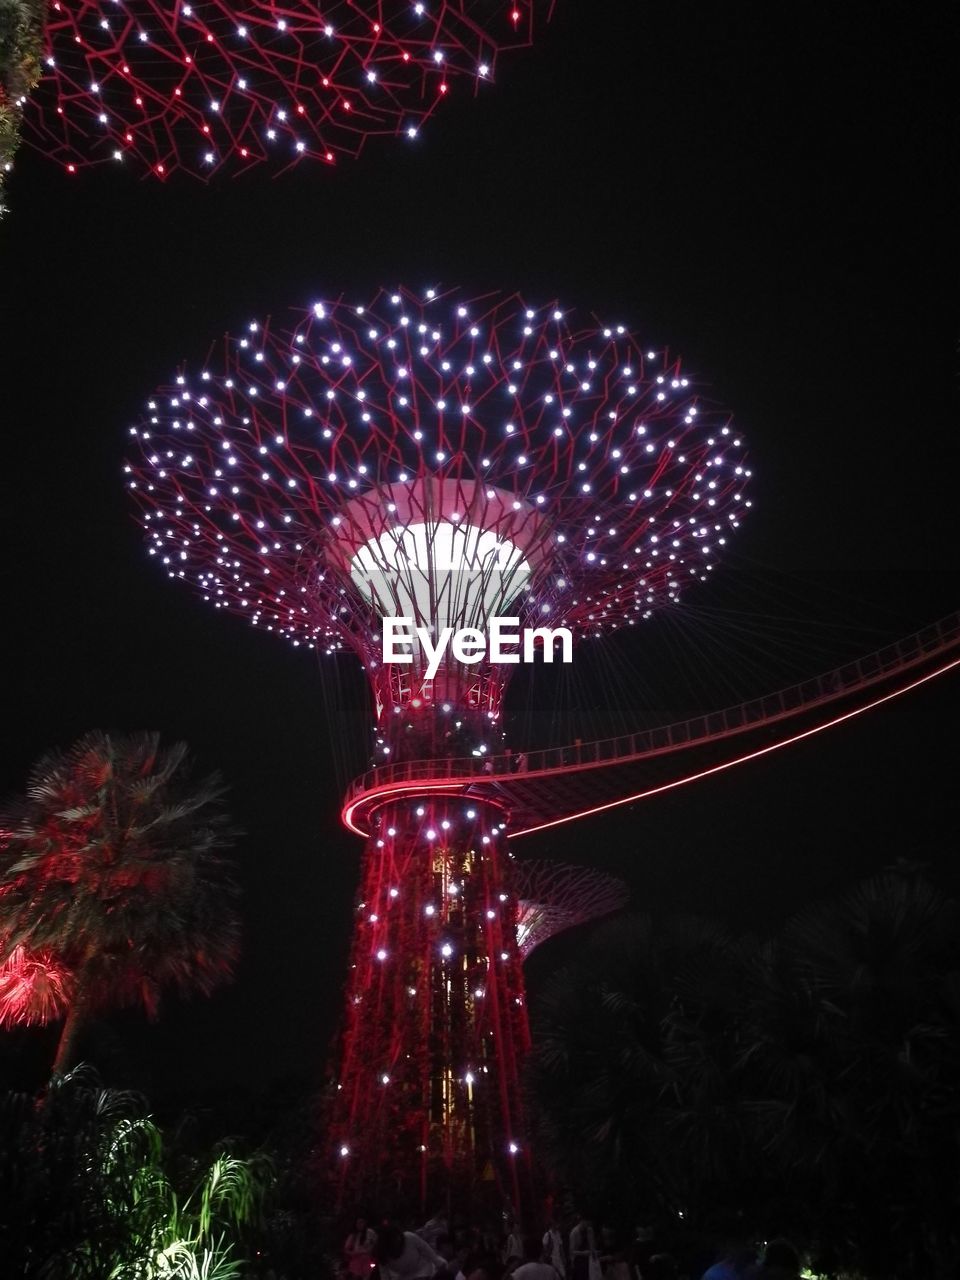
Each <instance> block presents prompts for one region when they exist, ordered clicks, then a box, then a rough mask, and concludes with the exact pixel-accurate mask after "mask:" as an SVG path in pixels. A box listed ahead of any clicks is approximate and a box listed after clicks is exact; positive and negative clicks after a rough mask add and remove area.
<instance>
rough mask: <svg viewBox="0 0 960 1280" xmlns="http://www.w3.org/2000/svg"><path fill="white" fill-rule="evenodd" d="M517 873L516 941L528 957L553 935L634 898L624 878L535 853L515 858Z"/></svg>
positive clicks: (605, 914)
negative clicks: (521, 859)
mask: <svg viewBox="0 0 960 1280" xmlns="http://www.w3.org/2000/svg"><path fill="white" fill-rule="evenodd" d="M512 872H513V874H512V887H513V892H514V893H515V894H516V898H517V944H518V946H519V948H520V955H521V956H522V957H523V959H524V960H526V958H527V956H529V955H531V954H532V953H533V952H534V951H536V949H537V947H539V946H540V945H541V943H544V942H546V941H547V939H548V938H553V937H555V936H556V935H557V934H558V933H563V932H564V931H565V930H567V929H573V928H574V927H575V926H576V925H578V924H586V923H587V922H588V921H590V920H599V919H600V918H601V917H602V916H607V915H610V914H611V912H613V911H618V910H619V909H620V908H621V907H624V906H626V904H627V900H628V899H629V897H630V893H629V890H628V889H627V886H626V885H625V884H624V883H623V881H622V880H618V879H617V878H616V877H615V876H609V875H605V874H604V873H603V872H602V871H597V870H596V869H595V868H593V867H571V866H567V865H565V864H564V863H562V862H549V861H547V860H546V859H544V858H530V859H526V860H524V861H522V862H515V863H514V864H513V867H512Z"/></svg>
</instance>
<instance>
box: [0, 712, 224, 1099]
mask: <svg viewBox="0 0 960 1280" xmlns="http://www.w3.org/2000/svg"><path fill="white" fill-rule="evenodd" d="M223 793H224V787H223V784H222V782H221V780H220V779H219V777H217V776H216V775H213V776H211V777H208V778H205V779H203V780H201V781H200V782H197V783H194V782H192V781H191V779H190V776H189V766H188V761H187V748H186V746H185V745H184V744H183V743H177V744H176V745H174V746H173V747H169V748H161V747H160V744H159V735H158V734H156V733H138V734H131V735H120V734H106V733H101V732H93V733H89V734H87V735H86V736H85V737H83V738H81V739H80V741H79V742H77V743H76V744H75V745H74V746H73V747H71V748H70V749H69V750H68V751H66V752H59V751H56V752H52V753H51V754H49V755H46V756H44V757H43V758H42V759H41V760H40V761H39V762H38V763H37V765H36V766H35V767H34V769H33V772H32V774H31V776H30V781H29V785H28V787H27V793H26V795H25V796H24V797H22V798H20V799H18V800H16V801H14V802H12V803H11V804H9V805H8V806H7V807H6V809H5V810H4V811H3V812H2V813H0V832H2V833H3V853H2V855H0V858H2V861H0V966H2V967H0V1024H2V1023H7V1024H9V1023H12V1022H16V1021H19V1022H29V1021H34V1022H45V1021H50V1020H52V1019H53V1018H55V1017H59V1016H63V1017H64V1023H63V1029H62V1032H61V1035H60V1041H59V1044H58V1046H57V1052H56V1058H55V1061H54V1064H53V1072H54V1075H62V1074H63V1073H64V1072H65V1071H67V1070H68V1069H69V1066H70V1064H71V1062H72V1061H73V1057H74V1052H75V1048H76V1043H77V1036H78V1033H79V1032H80V1031H81V1029H82V1027H83V1025H84V1023H85V1022H86V1021H87V1019H88V1018H89V1017H90V1016H91V1015H93V1014H95V1013H97V1012H99V1011H101V1010H104V1009H108V1008H115V1007H118V1006H121V1005H133V1004H138V1005H142V1006H143V1008H144V1009H145V1010H146V1012H147V1014H148V1015H150V1016H153V1015H155V1014H156V1011H157V1006H158V1002H159V997H160V992H161V989H162V988H164V987H167V986H173V987H175V988H178V989H179V990H181V991H183V992H187V991H191V990H199V991H201V992H202V993H204V994H208V993H209V992H210V991H212V990H213V988H214V987H216V986H217V985H218V984H219V983H221V982H223V981H225V980H226V979H227V978H229V977H230V976H231V974H232V972H233V969H234V965H235V963H236V958H237V954H238V936H239V921H238V918H237V914H236V911H235V899H236V893H237V890H236V886H235V884H234V882H233V879H232V877H231V872H230V868H229V865H228V863H227V862H226V861H225V859H224V858H223V856H222V852H221V851H222V850H223V849H224V848H226V847H227V846H229V845H230V844H231V843H232V839H233V837H234V836H235V834H236V832H235V831H234V830H233V829H232V828H231V826H230V823H229V819H228V817H227V814H226V812H225V809H224V806H223V801H222V797H223Z"/></svg>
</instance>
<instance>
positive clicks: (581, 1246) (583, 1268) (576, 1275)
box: [570, 1213, 597, 1280]
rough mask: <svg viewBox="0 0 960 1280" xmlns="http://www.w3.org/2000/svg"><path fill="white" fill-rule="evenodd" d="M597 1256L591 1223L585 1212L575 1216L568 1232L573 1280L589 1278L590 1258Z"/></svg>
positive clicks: (588, 1279)
mask: <svg viewBox="0 0 960 1280" xmlns="http://www.w3.org/2000/svg"><path fill="white" fill-rule="evenodd" d="M596 1256H597V1241H596V1237H595V1236H594V1234H593V1223H592V1222H591V1221H590V1219H589V1218H588V1217H587V1215H586V1214H585V1213H581V1214H579V1215H578V1216H577V1221H576V1222H575V1223H574V1226H573V1230H572V1231H571V1232H570V1266H571V1269H572V1271H573V1280H590V1259H591V1258H596Z"/></svg>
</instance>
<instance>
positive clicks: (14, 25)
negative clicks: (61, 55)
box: [0, 0, 47, 215]
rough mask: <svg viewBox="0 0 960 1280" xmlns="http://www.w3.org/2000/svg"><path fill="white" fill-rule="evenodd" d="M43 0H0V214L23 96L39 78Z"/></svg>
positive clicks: (21, 116) (17, 135) (43, 13)
mask: <svg viewBox="0 0 960 1280" xmlns="http://www.w3.org/2000/svg"><path fill="white" fill-rule="evenodd" d="M46 11H47V6H46V4H45V3H43V0H0V215H2V213H3V181H4V177H5V175H6V173H7V172H8V171H9V169H10V167H11V165H12V164H13V156H14V153H15V151H16V149H17V146H18V145H19V142H20V122H21V119H22V118H23V108H24V105H25V103H26V99H27V96H28V95H29V93H30V92H31V90H32V89H33V88H34V87H35V86H36V84H37V82H38V80H39V79H40V56H41V51H42V47H43V24H44V18H45V15H46Z"/></svg>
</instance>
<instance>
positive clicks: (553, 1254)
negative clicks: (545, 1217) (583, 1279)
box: [543, 1217, 567, 1280]
mask: <svg viewBox="0 0 960 1280" xmlns="http://www.w3.org/2000/svg"><path fill="white" fill-rule="evenodd" d="M543 1252H544V1254H545V1256H546V1259H547V1261H548V1262H549V1263H550V1265H551V1267H553V1269H554V1271H556V1273H557V1275H558V1276H559V1277H560V1280H567V1258H566V1254H565V1253H564V1248H563V1235H562V1233H561V1231H560V1220H559V1219H558V1218H557V1217H552V1218H551V1219H550V1222H549V1224H548V1226H547V1229H546V1231H545V1232H544V1233H543Z"/></svg>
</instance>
